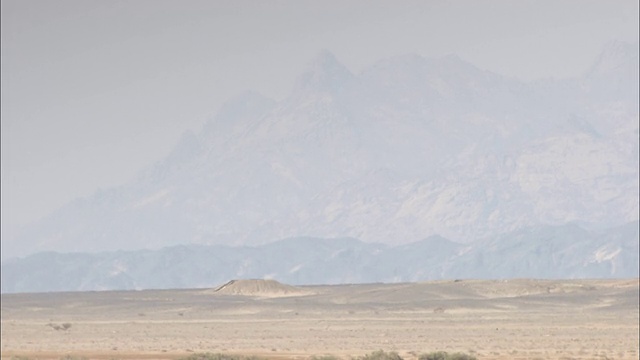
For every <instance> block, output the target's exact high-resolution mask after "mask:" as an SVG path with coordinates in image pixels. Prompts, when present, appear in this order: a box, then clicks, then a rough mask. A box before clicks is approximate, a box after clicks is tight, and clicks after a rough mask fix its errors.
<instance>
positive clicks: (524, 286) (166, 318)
mask: <svg viewBox="0 0 640 360" xmlns="http://www.w3.org/2000/svg"><path fill="white" fill-rule="evenodd" d="M638 284H639V281H638V279H627V280H529V279H522V280H500V281H485V280H482V281H481V280H462V281H458V280H456V281H453V280H452V281H436V282H424V283H404V284H366V285H336V286H304V287H295V288H294V287H290V286H286V285H282V284H279V283H276V282H265V281H260V280H241V281H236V282H231V283H229V284H227V285H225V286H223V287H221V288H220V289H218V291H216V289H190V290H146V291H109V292H78V293H48V294H3V295H2V298H1V300H2V345H1V346H2V348H1V349H2V358H3V359H10V358H11V357H12V356H16V355H22V356H28V357H29V358H32V359H59V358H60V357H63V356H66V355H73V356H84V357H87V358H90V359H177V358H180V357H183V356H188V355H189V354H193V353H194V352H195V353H197V352H221V353H237V354H245V355H259V356H264V357H267V358H271V359H306V358H308V357H310V356H312V355H324V354H332V355H336V356H339V357H342V358H345V359H348V358H350V357H356V356H360V355H364V354H366V353H370V352H372V351H375V350H379V349H382V350H385V351H397V352H398V353H400V355H402V356H403V357H404V358H405V359H408V360H410V359H415V358H417V355H419V354H421V353H426V352H431V351H440V350H442V351H448V352H457V351H460V352H465V353H468V354H472V355H474V356H476V357H477V358H478V359H638V352H639V350H638V348H639V340H638V339H639V335H638V332H639V326H638V322H639V305H638V303H639V295H638V294H639V287H638ZM63 324H67V325H66V326H67V329H66V330H65V329H64V326H63Z"/></svg>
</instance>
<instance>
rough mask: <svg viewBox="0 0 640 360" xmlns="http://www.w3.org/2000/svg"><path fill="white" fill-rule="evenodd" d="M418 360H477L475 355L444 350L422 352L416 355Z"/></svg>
mask: <svg viewBox="0 0 640 360" xmlns="http://www.w3.org/2000/svg"><path fill="white" fill-rule="evenodd" d="M418 360H477V359H476V357H475V356H472V355H468V354H463V353H453V354H449V353H448V352H446V351H436V352H432V353H428V354H422V355H420V357H418Z"/></svg>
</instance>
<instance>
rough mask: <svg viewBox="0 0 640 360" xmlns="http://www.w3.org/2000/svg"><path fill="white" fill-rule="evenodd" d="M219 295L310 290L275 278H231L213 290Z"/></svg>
mask: <svg viewBox="0 0 640 360" xmlns="http://www.w3.org/2000/svg"><path fill="white" fill-rule="evenodd" d="M213 292H214V293H217V294H221V295H243V296H254V297H268V298H275V297H288V296H304V295H310V294H312V292H311V291H310V290H305V289H302V288H298V287H295V286H291V285H286V284H282V283H280V282H278V281H276V280H263V279H248V280H231V281H229V282H227V283H226V284H224V285H222V286H220V287H218V288H216V289H215V290H213Z"/></svg>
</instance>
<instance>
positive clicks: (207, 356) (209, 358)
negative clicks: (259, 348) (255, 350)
mask: <svg viewBox="0 0 640 360" xmlns="http://www.w3.org/2000/svg"><path fill="white" fill-rule="evenodd" d="M179 360H262V359H260V358H258V357H255V356H242V355H230V354H220V353H215V354H214V353H197V354H192V355H189V356H187V357H183V358H180V359H179Z"/></svg>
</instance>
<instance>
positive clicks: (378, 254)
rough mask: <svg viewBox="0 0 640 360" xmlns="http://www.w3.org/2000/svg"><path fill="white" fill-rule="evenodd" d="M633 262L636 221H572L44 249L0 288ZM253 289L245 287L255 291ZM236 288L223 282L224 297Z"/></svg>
mask: <svg viewBox="0 0 640 360" xmlns="http://www.w3.org/2000/svg"><path fill="white" fill-rule="evenodd" d="M638 264H639V262H638V222H637V221H635V222H631V223H628V224H625V225H623V226H619V227H616V228H611V229H606V230H603V231H588V230H585V229H583V228H581V227H579V226H576V225H561V226H539V227H531V228H525V229H521V230H518V231H515V232H512V233H507V234H504V235H501V236H499V237H495V238H487V239H481V240H478V241H475V242H473V243H472V244H467V245H465V244H460V243H455V242H452V241H450V240H447V239H445V238H442V237H439V236H432V237H429V238H426V239H423V240H421V241H417V242H414V243H410V244H404V245H398V246H390V245H386V244H379V243H365V242H362V241H359V240H356V239H350V238H340V239H320V238H290V239H284V240H280V241H276V242H272V243H269V244H265V245H261V246H255V247H251V246H240V247H231V246H226V245H179V246H172V247H167V248H164V249H160V250H138V251H127V252H125V251H116V252H101V253H66V254H60V253H55V252H43V253H38V254H35V255H31V256H27V257H26V258H23V259H11V260H7V261H5V262H3V264H2V271H1V273H0V276H1V280H2V281H1V282H0V284H1V288H0V290H1V291H2V292H3V293H12V292H47V291H92V290H134V289H138V290H140V289H176V288H216V287H219V286H221V285H222V284H224V283H226V282H227V281H228V280H229V279H276V280H278V281H282V282H285V283H287V284H294V285H311V284H344V283H375V282H385V283H394V282H409V281H411V282H414V281H425V280H440V279H470V278H471V279H506V278H538V279H540V278H544V279H577V278H588V279H593V278H634V277H637V275H638ZM248 283H253V282H251V281H249V282H248ZM255 283H256V284H254V285H255V286H258V285H257V284H262V283H263V282H255ZM254 285H252V290H251V291H254V290H258V289H256V288H253V286H254ZM223 288H224V286H223ZM245 290H247V289H245ZM243 291H244V290H242V289H234V288H233V287H230V288H227V289H226V290H225V291H223V293H227V294H242V293H243ZM261 291H265V292H267V293H269V294H262V295H269V296H287V295H290V293H292V292H295V291H294V289H286V288H280V289H261Z"/></svg>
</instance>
